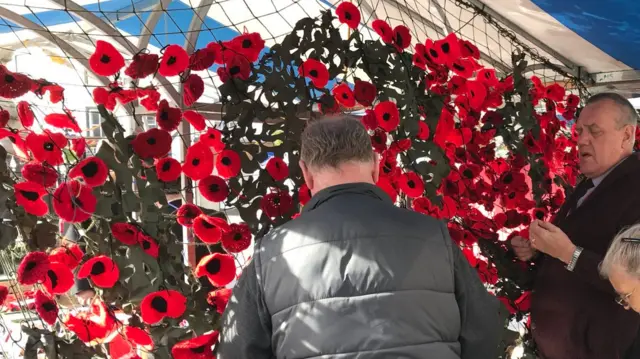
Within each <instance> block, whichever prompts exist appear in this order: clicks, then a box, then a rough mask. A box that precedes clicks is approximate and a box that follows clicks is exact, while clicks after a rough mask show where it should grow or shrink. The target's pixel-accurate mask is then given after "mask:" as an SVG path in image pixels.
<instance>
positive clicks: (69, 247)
mask: <svg viewBox="0 0 640 359" xmlns="http://www.w3.org/2000/svg"><path fill="white" fill-rule="evenodd" d="M82 257H84V252H83V251H82V249H81V248H80V246H79V245H77V244H75V243H69V244H66V245H65V246H64V247H58V248H55V249H54V250H52V251H51V253H49V262H58V263H62V264H64V265H65V266H67V267H69V269H71V270H73V269H76V267H77V266H78V264H80V261H81V260H82Z"/></svg>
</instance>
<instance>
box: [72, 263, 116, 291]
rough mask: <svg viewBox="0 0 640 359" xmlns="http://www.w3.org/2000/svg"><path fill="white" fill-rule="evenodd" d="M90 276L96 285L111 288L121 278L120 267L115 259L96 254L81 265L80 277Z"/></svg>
mask: <svg viewBox="0 0 640 359" xmlns="http://www.w3.org/2000/svg"><path fill="white" fill-rule="evenodd" d="M87 277H88V278H89V279H91V281H92V282H93V284H94V285H96V286H97V287H100V288H111V287H113V285H114V284H116V282H117V281H118V278H120V269H119V268H118V265H117V264H116V262H114V261H113V259H111V258H109V257H107V256H104V255H99V256H95V257H93V258H91V259H89V260H88V261H86V262H84V263H83V264H82V266H80V270H79V271H78V278H80V279H82V278H87Z"/></svg>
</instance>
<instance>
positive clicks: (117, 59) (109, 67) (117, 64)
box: [89, 40, 124, 76]
mask: <svg viewBox="0 0 640 359" xmlns="http://www.w3.org/2000/svg"><path fill="white" fill-rule="evenodd" d="M89 66H90V67H91V70H93V72H95V73H96V74H98V75H100V76H111V75H115V74H116V73H117V72H118V71H120V69H121V68H123V67H124V57H122V55H121V54H120V52H118V50H116V48H115V47H114V46H113V45H112V44H111V43H109V42H107V41H103V40H98V41H96V50H95V52H94V53H93V54H92V55H91V57H90V58H89Z"/></svg>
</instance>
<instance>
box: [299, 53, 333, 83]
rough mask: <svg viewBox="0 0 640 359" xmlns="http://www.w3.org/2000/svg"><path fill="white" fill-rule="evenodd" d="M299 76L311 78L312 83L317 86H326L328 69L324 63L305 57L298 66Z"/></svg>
mask: <svg viewBox="0 0 640 359" xmlns="http://www.w3.org/2000/svg"><path fill="white" fill-rule="evenodd" d="M298 73H299V74H300V76H303V77H308V78H309V79H311V82H312V83H313V85H314V86H315V87H317V88H323V87H325V86H327V83H328V82H329V70H327V67H326V66H324V64H323V63H322V62H320V61H318V60H316V59H307V60H306V61H305V62H303V63H302V65H300V67H299V68H298Z"/></svg>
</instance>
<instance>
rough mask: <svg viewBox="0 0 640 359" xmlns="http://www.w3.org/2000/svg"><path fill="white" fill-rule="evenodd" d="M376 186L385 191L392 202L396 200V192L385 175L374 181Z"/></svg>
mask: <svg viewBox="0 0 640 359" xmlns="http://www.w3.org/2000/svg"><path fill="white" fill-rule="evenodd" d="M376 186H378V187H380V188H381V189H382V190H383V191H385V192H386V193H387V194H388V195H389V198H391V200H392V201H393V202H394V203H395V202H396V200H397V199H398V192H397V191H396V189H395V188H394V187H393V184H392V183H391V181H390V180H389V178H388V177H387V176H380V178H379V179H378V182H376Z"/></svg>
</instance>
